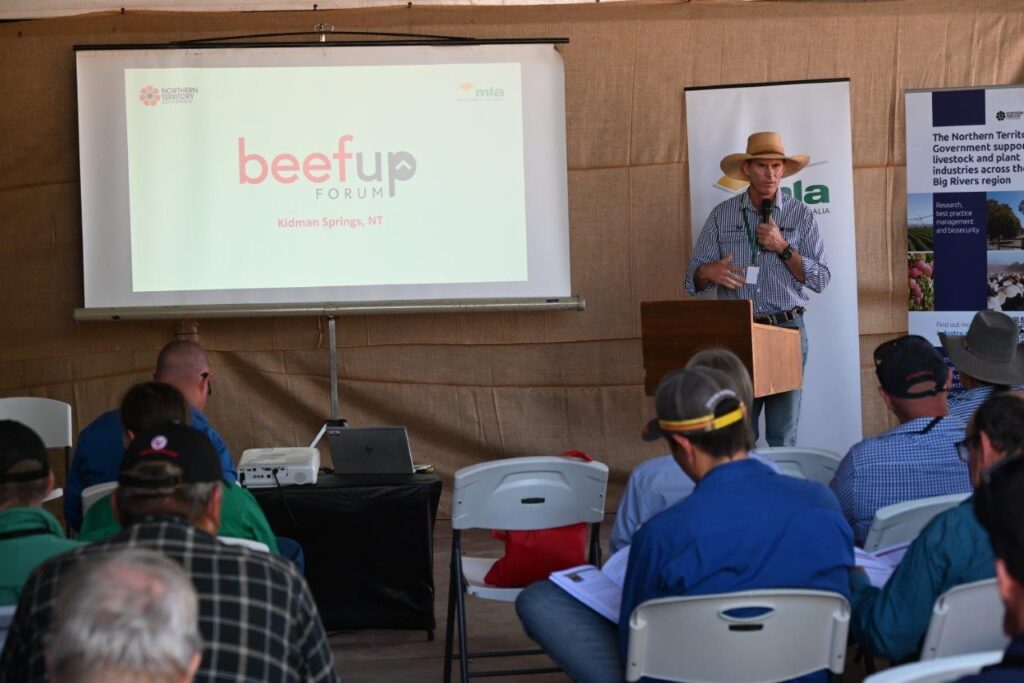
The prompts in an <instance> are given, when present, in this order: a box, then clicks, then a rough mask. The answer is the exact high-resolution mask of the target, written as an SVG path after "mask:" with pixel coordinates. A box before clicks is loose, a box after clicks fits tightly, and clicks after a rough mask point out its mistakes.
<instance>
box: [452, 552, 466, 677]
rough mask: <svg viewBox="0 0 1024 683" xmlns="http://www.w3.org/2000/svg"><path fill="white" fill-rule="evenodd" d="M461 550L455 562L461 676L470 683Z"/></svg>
mask: <svg viewBox="0 0 1024 683" xmlns="http://www.w3.org/2000/svg"><path fill="white" fill-rule="evenodd" d="M461 552H462V551H461V549H460V551H459V553H460V554H459V555H456V556H455V557H456V558H458V559H457V560H456V561H455V584H456V586H455V609H456V619H457V620H458V627H459V668H460V671H459V674H460V678H461V680H462V683H469V653H468V652H467V650H466V591H465V587H464V585H463V581H462V554H461Z"/></svg>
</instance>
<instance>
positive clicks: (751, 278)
mask: <svg viewBox="0 0 1024 683" xmlns="http://www.w3.org/2000/svg"><path fill="white" fill-rule="evenodd" d="M760 272H761V269H760V268H759V267H758V266H747V284H748V285H756V284H757V274H758V273H760Z"/></svg>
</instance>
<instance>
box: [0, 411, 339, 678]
mask: <svg viewBox="0 0 1024 683" xmlns="http://www.w3.org/2000/svg"><path fill="white" fill-rule="evenodd" d="M222 476H223V474H222V472H221V470H220V462H219V458H218V457H217V452H216V451H215V450H214V447H213V444H212V443H210V440H209V439H208V438H207V437H206V435H205V434H203V433H202V432H200V431H198V430H195V429H192V428H190V427H185V426H183V425H176V424H166V425H163V426H162V427H160V428H158V429H154V430H151V431H149V432H146V433H143V434H141V435H139V436H138V437H136V439H135V440H134V441H132V443H131V445H130V446H129V447H128V450H127V451H126V452H125V455H124V458H123V460H122V462H121V472H120V474H119V476H118V484H119V485H118V488H117V491H116V492H115V493H114V499H113V502H114V512H115V514H116V515H117V516H118V519H119V520H120V522H121V524H122V525H123V526H124V531H122V532H121V533H120V534H118V535H117V536H114V537H113V538H111V539H108V540H106V541H101V542H98V543H94V544H92V545H87V546H83V547H81V548H78V549H77V550H74V551H72V552H68V553H64V554H63V555H59V556H57V557H54V558H51V559H50V560H48V561H47V562H45V563H43V564H42V565H40V566H39V567H38V568H37V569H36V570H35V571H34V572H33V573H32V575H31V576H30V577H29V579H28V581H26V583H25V587H24V589H23V590H22V594H21V600H20V602H19V603H18V610H17V613H16V614H15V617H14V623H13V624H12V625H11V629H10V632H9V633H8V636H7V645H6V647H5V648H4V651H3V657H2V659H0V683H4V682H5V681H11V682H12V683H13V682H14V681H19V682H20V681H27V680H42V679H43V678H44V676H45V673H46V664H45V657H44V648H45V645H46V643H47V642H48V640H49V639H50V636H51V632H52V628H53V614H54V603H55V600H56V591H57V587H58V586H59V585H60V582H61V579H62V577H63V576H65V575H66V574H67V573H68V572H69V571H71V570H72V568H74V567H75V566H76V565H78V563H79V562H81V561H82V560H84V559H86V558H90V557H94V556H96V555H101V554H103V553H106V552H109V551H113V550H118V549H122V548H126V547H132V548H148V549H150V550H154V551H157V552H159V553H162V554H163V555H165V556H167V557H168V558H170V559H171V560H174V561H175V562H177V563H178V564H180V565H181V566H182V567H183V568H184V570H185V573H186V574H188V576H189V578H190V579H191V580H192V584H193V585H194V586H195V589H196V594H197V595H198V596H199V631H200V633H201V634H202V637H203V642H204V647H203V658H202V662H201V664H200V666H199V670H198V673H197V674H196V678H197V679H199V680H220V681H253V682H255V681H283V682H291V681H293V682H298V681H337V680H339V678H338V673H337V672H336V671H335V669H334V659H333V656H332V655H331V649H330V647H328V645H327V637H326V635H325V634H324V628H323V624H322V623H321V621H320V615H319V613H318V612H317V609H316V603H314V602H313V596H312V595H311V594H310V592H309V587H308V586H307V585H306V581H305V579H303V578H302V576H301V575H300V574H299V573H298V571H297V570H296V568H295V566H294V565H293V564H292V563H291V562H288V561H287V560H284V559H282V558H279V557H275V556H273V555H270V554H268V553H264V552H259V551H254V550H250V549H248V548H243V547H239V546H230V545H225V544H223V543H221V542H220V541H218V540H217V539H216V538H215V537H214V536H213V534H214V533H216V530H217V527H218V525H219V524H220V512H221V500H222V496H223V489H222V488H221V486H220V481H221V478H222Z"/></svg>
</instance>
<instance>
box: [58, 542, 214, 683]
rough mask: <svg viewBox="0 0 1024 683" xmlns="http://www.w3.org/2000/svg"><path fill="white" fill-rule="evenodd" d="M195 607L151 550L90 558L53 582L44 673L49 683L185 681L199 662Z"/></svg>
mask: <svg viewBox="0 0 1024 683" xmlns="http://www.w3.org/2000/svg"><path fill="white" fill-rule="evenodd" d="M198 622H199V603H198V601H197V600H196V591H195V589H194V588H193V587H192V582H191V581H190V580H189V578H188V576H186V575H185V572H184V571H182V569H181V566H180V565H178V564H176V563H175V562H173V561H172V560H169V559H167V558H166V557H164V556H163V555H160V554H159V553H154V552H153V551H151V550H139V549H127V550H118V551H115V552H108V553H102V554H100V555H93V556H91V557H89V558H88V560H87V561H85V562H82V563H81V564H80V565H79V566H77V567H75V568H74V569H73V570H72V571H71V572H70V573H69V574H68V575H67V576H66V577H65V578H64V579H63V580H62V581H61V584H60V590H59V591H58V597H57V604H56V607H55V609H54V626H53V634H54V637H53V638H52V639H51V641H50V644H49V645H48V646H47V652H46V655H47V656H46V668H47V671H48V672H49V675H50V680H51V681H56V682H57V683H104V682H109V681H122V682H127V681H138V682H139V683H188V682H189V681H191V680H192V678H193V676H195V673H196V669H198V668H199V662H200V659H201V657H202V649H203V641H202V639H201V638H200V637H199V623H198Z"/></svg>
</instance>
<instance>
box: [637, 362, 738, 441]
mask: <svg viewBox="0 0 1024 683" xmlns="http://www.w3.org/2000/svg"><path fill="white" fill-rule="evenodd" d="M726 399H733V400H734V401H736V403H737V404H738V405H737V407H736V409H735V410H730V411H729V412H727V413H725V414H724V415H718V416H716V415H715V410H716V409H717V408H718V405H719V404H720V403H721V402H722V401H724V400H726ZM654 407H655V411H656V412H657V413H658V417H656V418H654V419H652V420H651V421H649V422H648V423H647V426H646V427H645V428H644V433H643V439H644V441H654V440H655V439H658V438H659V437H663V436H669V435H670V434H695V433H703V432H713V431H715V430H718V429H722V428H723V427H728V426H729V425H731V424H734V423H736V422H739V421H740V420H742V419H743V416H744V415H745V414H746V408H745V407H744V405H743V401H741V400H740V397H739V394H737V392H736V390H735V389H734V388H733V385H732V381H731V380H730V379H729V377H728V375H726V374H725V373H724V372H722V371H721V370H715V369H714V368H706V367H692V368H683V369H682V370H675V371H673V372H671V373H669V374H667V375H665V376H664V377H663V378H662V380H661V382H659V383H658V390H657V392H655V395H654Z"/></svg>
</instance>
